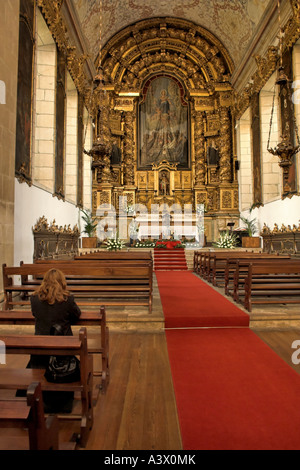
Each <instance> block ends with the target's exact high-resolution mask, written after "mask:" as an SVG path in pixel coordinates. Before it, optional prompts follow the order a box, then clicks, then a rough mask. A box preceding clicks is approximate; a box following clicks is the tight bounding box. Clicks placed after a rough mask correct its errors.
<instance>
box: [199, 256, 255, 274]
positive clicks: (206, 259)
mask: <svg viewBox="0 0 300 470" xmlns="http://www.w3.org/2000/svg"><path fill="white" fill-rule="evenodd" d="M245 253H246V254H252V253H253V252H251V251H249V252H248V251H237V250H233V251H229V250H221V249H220V250H217V251H216V250H207V251H196V252H194V272H196V273H197V274H199V275H200V276H201V277H203V278H204V279H207V280H208V277H209V264H210V259H211V257H212V256H213V255H216V256H218V257H223V256H224V255H226V257H236V256H240V255H241V254H245Z"/></svg>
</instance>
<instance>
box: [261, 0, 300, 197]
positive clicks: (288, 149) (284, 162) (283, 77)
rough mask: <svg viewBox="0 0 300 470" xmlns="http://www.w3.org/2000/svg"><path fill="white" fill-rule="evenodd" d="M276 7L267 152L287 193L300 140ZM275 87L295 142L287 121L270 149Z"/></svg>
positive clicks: (278, 3) (281, 30)
mask: <svg viewBox="0 0 300 470" xmlns="http://www.w3.org/2000/svg"><path fill="white" fill-rule="evenodd" d="M277 6H278V21H279V31H280V32H279V45H280V64H279V67H278V71H277V79H276V82H275V86H274V96H273V103H272V111H271V119H270V128H269V138H268V144H267V150H268V152H269V153H271V154H272V155H276V156H277V157H278V158H279V166H280V168H282V170H283V189H284V193H288V192H289V191H290V185H289V172H290V167H291V165H292V164H293V157H294V155H296V153H297V152H298V151H299V149H300V140H299V133H298V128H297V122H296V117H295V113H294V109H293V102H292V91H291V80H290V79H289V78H288V76H287V74H286V73H285V70H284V67H283V60H282V55H283V29H282V26H281V19H280V0H277ZM276 86H279V88H280V89H282V88H283V87H284V89H285V90H286V96H285V97H284V100H285V102H284V107H285V109H287V108H288V106H290V109H291V110H292V111H291V113H292V118H293V124H294V129H295V134H296V139H297V142H296V144H295V143H294V138H293V136H292V135H291V134H292V130H293V129H291V128H290V125H289V123H288V121H286V123H285V128H284V129H283V130H282V136H281V141H280V142H279V143H278V145H277V146H276V147H275V148H270V137H271V129H272V122H273V114H274V105H275V95H276Z"/></svg>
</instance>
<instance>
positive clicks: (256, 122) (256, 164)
mask: <svg viewBox="0 0 300 470" xmlns="http://www.w3.org/2000/svg"><path fill="white" fill-rule="evenodd" d="M251 131H252V132H251V133H252V152H253V155H252V157H253V163H252V164H253V204H254V206H255V207H260V206H261V205H262V181H261V135H260V113H259V93H254V94H253V96H252V98H251Z"/></svg>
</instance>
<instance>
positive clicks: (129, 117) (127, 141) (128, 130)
mask: <svg viewBox="0 0 300 470" xmlns="http://www.w3.org/2000/svg"><path fill="white" fill-rule="evenodd" d="M133 146H134V131H133V113H132V112H127V113H126V114H125V128H124V170H123V171H124V184H125V185H126V186H133V185H134V157H133V155H134V148H133Z"/></svg>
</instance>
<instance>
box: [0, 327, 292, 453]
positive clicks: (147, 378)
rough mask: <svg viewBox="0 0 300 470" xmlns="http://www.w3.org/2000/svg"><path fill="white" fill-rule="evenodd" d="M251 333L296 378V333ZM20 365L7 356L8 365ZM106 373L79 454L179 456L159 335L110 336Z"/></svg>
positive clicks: (66, 435)
mask: <svg viewBox="0 0 300 470" xmlns="http://www.w3.org/2000/svg"><path fill="white" fill-rule="evenodd" d="M255 333H256V334H257V335H258V336H259V337H260V338H261V339H262V340H263V341H264V342H265V343H266V344H268V345H269V346H270V347H271V348H272V349H273V350H274V351H275V352H276V353H277V354H278V356H279V357H281V358H282V359H283V360H284V361H285V362H286V363H287V364H289V365H290V366H291V367H292V368H293V369H294V370H296V372H297V373H300V365H297V364H293V362H292V354H293V352H294V351H295V350H294V349H293V348H292V343H293V341H294V340H300V330H294V329H288V330H255ZM27 359H28V358H26V357H23V359H22V362H23V363H24V364H26V361H27ZM20 360H21V358H20V357H19V356H9V362H10V363H11V364H13V363H14V364H16V363H20ZM18 365H20V364H18ZM110 368H111V380H110V384H109V387H108V390H107V392H106V394H105V395H102V394H100V395H99V396H98V400H97V403H96V405H95V408H94V426H93V429H92V431H91V434H90V438H89V441H88V444H87V447H86V448H85V450H104V451H105V450H116V451H121V450H137V451H138V450H153V451H155V450H164V451H167V450H181V449H182V443H181V436H180V429H179V423H178V416H177V409H176V402H175V397H174V390H173V383H172V376H171V371H170V366H169V359H168V354H167V345H166V338H165V334H164V333H163V332H161V333H157V332H154V333H149V332H117V331H111V332H110ZM76 429H77V430H78V428H76V424H72V423H71V422H67V423H63V424H62V425H61V431H60V435H61V438H62V439H63V440H69V439H71V437H72V434H73V432H76ZM6 433H7V430H6ZM0 442H1V433H0ZM0 448H1V445H0ZM79 450H80V449H79ZM81 450H84V449H81Z"/></svg>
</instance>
